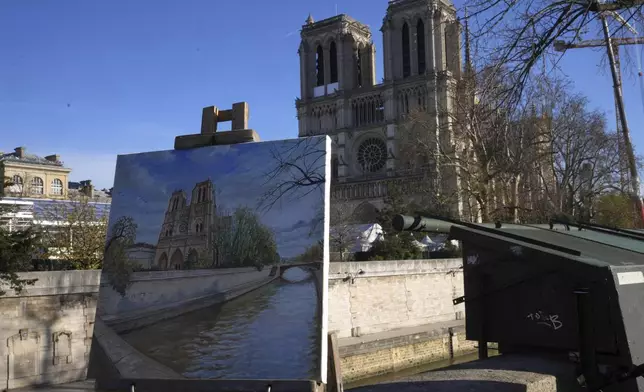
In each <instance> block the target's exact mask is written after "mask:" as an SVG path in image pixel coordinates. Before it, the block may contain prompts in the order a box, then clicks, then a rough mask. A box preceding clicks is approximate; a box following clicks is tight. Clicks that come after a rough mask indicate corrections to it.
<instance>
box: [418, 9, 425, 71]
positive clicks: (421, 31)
mask: <svg viewBox="0 0 644 392" xmlns="http://www.w3.org/2000/svg"><path fill="white" fill-rule="evenodd" d="M416 45H417V52H418V74H419V75H422V74H424V73H425V71H426V70H427V65H426V63H425V24H424V23H423V20H422V19H419V20H418V23H417V24H416Z"/></svg>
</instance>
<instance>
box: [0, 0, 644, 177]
mask: <svg viewBox="0 0 644 392" xmlns="http://www.w3.org/2000/svg"><path fill="white" fill-rule="evenodd" d="M455 3H456V5H457V6H460V5H462V3H463V1H462V0H458V1H456V2H455ZM386 8H387V0H351V1H349V0H279V1H265V0H235V1H212V0H185V1H171V0H137V1H132V0H109V1H108V0H95V1H86V0H65V1H36V0H2V1H0V48H2V61H0V135H1V136H2V137H1V138H0V141H1V142H0V149H1V150H4V151H7V150H11V149H13V148H14V147H17V146H19V145H24V146H26V147H27V148H28V150H29V151H30V152H33V153H37V154H41V155H49V154H52V153H59V154H61V155H62V158H63V160H64V161H65V163H66V164H67V165H68V166H70V167H71V168H72V169H73V172H72V175H71V178H72V180H83V179H87V178H91V179H92V180H94V183H95V184H96V185H97V186H99V187H109V186H111V184H112V183H113V179H114V168H115V164H116V155H118V154H130V153H137V152H143V151H158V150H166V149H169V148H172V145H173V141H174V137H175V136H177V135H182V134H189V133H198V132H199V130H200V121H201V108H203V107H205V106H209V105H217V106H219V107H221V108H224V109H227V108H229V106H230V105H231V104H232V103H233V102H239V101H247V102H249V104H250V114H251V118H250V126H251V127H252V128H253V129H255V130H257V131H258V132H259V134H260V135H261V137H262V139H263V140H275V139H287V138H293V137H296V136H297V120H296V118H295V107H294V99H295V97H297V96H299V93H300V87H299V75H300V72H299V60H298V55H297V49H298V45H299V29H300V28H301V26H302V24H303V23H304V21H305V19H306V17H307V16H308V14H309V13H311V14H312V15H313V17H314V18H315V19H316V20H320V19H323V18H326V17H330V16H333V15H335V13H336V10H337V12H338V13H346V14H348V15H351V16H352V17H354V18H356V19H358V20H360V21H362V22H363V23H366V24H367V25H369V26H371V30H372V32H373V39H374V42H375V44H376V48H377V51H376V56H377V57H376V70H377V72H376V77H377V80H381V78H382V72H383V65H382V64H383V63H382V34H381V33H380V31H379V29H380V26H381V24H382V18H383V16H384V15H385V10H386ZM640 30H642V31H644V28H640ZM625 50H627V51H629V52H631V54H635V51H637V52H638V53H639V52H640V51H641V50H642V49H641V48H639V47H638V48H635V47H630V48H628V49H625ZM633 57H634V58H641V57H638V56H633ZM602 58H604V52H603V51H601V50H593V49H583V50H582V49H579V50H575V51H570V52H569V53H566V54H565V55H564V56H563V57H562V58H561V61H560V62H559V67H560V71H558V72H561V73H562V74H565V75H568V76H569V77H570V78H571V79H572V81H573V82H574V84H575V88H576V90H577V91H579V92H581V93H583V94H585V95H587V96H588V97H590V100H591V106H592V107H593V108H599V109H601V110H603V111H605V112H606V114H607V116H608V119H609V124H611V125H612V124H614V120H613V118H614V116H615V111H614V102H613V95H612V89H611V86H612V82H611V79H610V73H609V72H608V69H607V68H606V67H605V66H602V65H600V62H601V60H602ZM639 66H640V64H639V63H638V62H637V61H636V64H630V65H629V64H624V71H625V75H626V77H625V80H624V96H625V100H626V109H627V113H628V119H629V122H630V124H631V127H632V132H633V139H634V142H635V144H636V146H637V148H638V150H639V153H640V154H644V128H643V127H644V102H643V101H642V89H641V88H640V80H639V78H638V77H637V71H638V70H639ZM224 129H225V128H224Z"/></svg>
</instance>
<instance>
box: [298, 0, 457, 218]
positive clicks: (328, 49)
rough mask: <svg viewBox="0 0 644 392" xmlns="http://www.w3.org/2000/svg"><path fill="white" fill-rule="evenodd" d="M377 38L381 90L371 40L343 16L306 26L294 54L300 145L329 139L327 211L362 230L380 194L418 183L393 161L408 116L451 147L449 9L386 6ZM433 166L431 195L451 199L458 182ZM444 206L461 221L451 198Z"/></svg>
mask: <svg viewBox="0 0 644 392" xmlns="http://www.w3.org/2000/svg"><path fill="white" fill-rule="evenodd" d="M380 30H381V31H382V34H383V46H384V48H383V51H384V53H383V54H384V55H383V58H384V80H383V81H381V82H380V83H377V81H376V64H375V47H374V44H373V41H372V36H371V30H370V29H369V27H368V26H366V25H364V24H362V23H360V22H358V21H356V20H354V19H352V18H351V17H349V16H347V15H338V16H335V17H332V18H328V19H324V20H320V21H315V20H313V18H312V17H311V16H309V18H308V19H307V20H306V24H305V25H304V26H302V31H301V43H300V47H299V51H298V53H299V56H300V80H301V97H300V98H299V99H298V100H297V102H296V107H297V116H298V119H299V136H300V137H304V136H312V135H321V134H326V135H329V136H331V138H332V140H333V157H332V182H333V184H332V198H333V201H334V202H342V203H346V204H348V205H349V206H350V208H351V209H352V210H353V211H354V214H355V215H356V216H357V217H358V219H359V220H361V221H362V222H363V223H371V222H374V219H375V216H376V212H377V210H378V209H380V208H382V207H383V200H384V197H385V196H386V192H387V185H388V184H390V183H392V182H395V181H400V180H403V181H413V180H414V178H415V177H416V176H417V174H418V175H420V174H421V173H416V172H415V171H414V170H410V169H409V168H407V167H405V165H403V164H401V161H400V159H397V157H398V156H399V151H400V144H401V141H400V140H401V132H402V125H403V124H404V122H405V120H406V118H407V116H408V115H409V114H410V113H411V112H413V111H418V110H421V111H423V112H424V113H427V114H428V115H429V117H430V118H432V121H433V122H434V123H435V125H436V126H435V128H434V130H430V131H429V132H434V131H435V132H436V138H439V139H440V140H446V141H449V140H451V137H452V136H451V133H452V127H451V125H450V120H449V116H447V115H445V111H449V110H452V109H451V108H452V107H453V102H452V100H453V99H454V96H453V94H450V92H451V91H452V87H453V86H454V85H455V81H456V80H458V79H459V78H460V77H461V46H460V41H461V38H460V36H461V27H460V23H459V21H458V20H457V18H456V9H455V8H454V6H453V5H452V4H451V2H450V1H449V0H391V1H389V6H388V8H387V12H386V15H385V17H384V20H383V24H382V27H381V29H380ZM437 166H438V167H436V166H435V171H436V176H437V178H440V180H439V181H438V186H440V187H442V189H443V190H444V189H452V190H457V189H458V179H457V177H458V176H456V175H449V173H446V171H449V170H451V169H450V168H448V167H447V166H445V167H440V166H439V165H437ZM439 172H442V173H440V177H438V176H439ZM426 173H427V170H426V169H425V170H424V173H422V174H423V176H424V177H423V178H426ZM454 193H458V191H455V192H454ZM453 204H454V205H453V206H451V208H452V209H453V210H455V211H454V212H456V213H457V214H459V215H460V214H461V213H462V211H461V210H462V201H461V200H460V198H457V199H456V200H455V201H454V203H453Z"/></svg>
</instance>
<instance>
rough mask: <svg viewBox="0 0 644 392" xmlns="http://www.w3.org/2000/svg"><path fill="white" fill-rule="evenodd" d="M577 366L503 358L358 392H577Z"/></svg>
mask: <svg viewBox="0 0 644 392" xmlns="http://www.w3.org/2000/svg"><path fill="white" fill-rule="evenodd" d="M575 378H576V369H575V364H573V363H570V362H566V361H562V360H560V359H555V358H548V357H536V356H521V355H502V356H497V357H492V358H489V359H484V360H478V361H474V362H469V363H465V364H461V365H456V366H453V367H451V368H447V369H444V370H437V371H433V372H427V373H422V374H419V375H416V376H411V377H405V378H403V379H400V380H395V381H390V382H386V383H381V384H376V385H370V386H365V387H359V388H356V389H354V391H356V392H390V391H396V392H421V391H422V392H424V391H432V392H460V391H463V392H465V391H467V392H488V391H490V392H491V391H495V392H519V391H522V392H523V391H524V392H555V391H557V392H562V391H565V392H577V391H581V390H582V388H581V387H579V385H578V384H577V382H576V379H575Z"/></svg>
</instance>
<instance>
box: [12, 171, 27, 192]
mask: <svg viewBox="0 0 644 392" xmlns="http://www.w3.org/2000/svg"><path fill="white" fill-rule="evenodd" d="M11 183H12V185H11V188H10V189H11V190H12V192H14V193H22V186H23V184H24V182H23V180H22V177H20V176H19V175H17V174H16V175H15V176H13V177H12V178H11Z"/></svg>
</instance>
